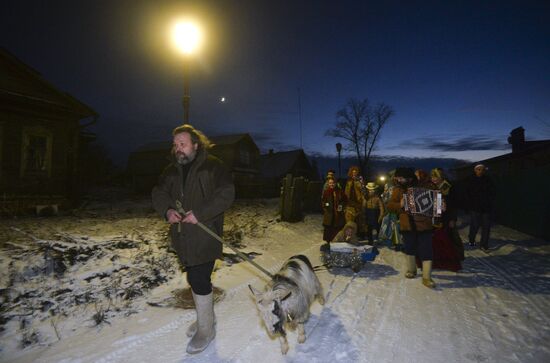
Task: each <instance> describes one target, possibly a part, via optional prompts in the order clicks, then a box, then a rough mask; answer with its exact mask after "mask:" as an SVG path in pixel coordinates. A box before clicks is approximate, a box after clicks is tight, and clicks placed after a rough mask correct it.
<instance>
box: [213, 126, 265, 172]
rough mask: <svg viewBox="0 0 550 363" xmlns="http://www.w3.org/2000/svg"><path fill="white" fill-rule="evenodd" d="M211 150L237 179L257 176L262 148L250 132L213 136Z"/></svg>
mask: <svg viewBox="0 0 550 363" xmlns="http://www.w3.org/2000/svg"><path fill="white" fill-rule="evenodd" d="M210 141H212V143H213V144H214V146H213V147H212V149H211V150H210V152H211V153H212V155H215V156H217V157H218V158H220V159H221V160H223V162H224V163H225V165H227V167H228V168H229V169H230V170H231V172H232V173H233V176H234V177H235V179H239V178H251V177H257V176H258V174H259V169H258V162H259V159H260V149H258V146H257V145H256V143H255V142H254V140H253V139H252V137H251V136H250V135H249V134H236V135H222V136H213V137H211V138H210Z"/></svg>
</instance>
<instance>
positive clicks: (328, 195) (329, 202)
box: [322, 188, 346, 228]
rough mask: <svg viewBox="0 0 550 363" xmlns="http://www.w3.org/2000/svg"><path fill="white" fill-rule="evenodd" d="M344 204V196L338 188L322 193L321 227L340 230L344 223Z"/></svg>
mask: <svg viewBox="0 0 550 363" xmlns="http://www.w3.org/2000/svg"><path fill="white" fill-rule="evenodd" d="M345 202H346V195H345V194H344V193H343V191H342V190H341V189H339V188H334V189H331V188H328V189H326V190H325V191H324V192H323V198H322V208H323V226H327V227H338V228H340V227H342V226H343V225H344V223H346V220H345V217H344V208H345Z"/></svg>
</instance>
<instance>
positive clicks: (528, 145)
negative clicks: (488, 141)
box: [454, 127, 550, 240]
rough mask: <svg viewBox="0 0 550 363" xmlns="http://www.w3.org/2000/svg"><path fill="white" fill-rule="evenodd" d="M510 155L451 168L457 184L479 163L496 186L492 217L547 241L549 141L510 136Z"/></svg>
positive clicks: (521, 133)
mask: <svg viewBox="0 0 550 363" xmlns="http://www.w3.org/2000/svg"><path fill="white" fill-rule="evenodd" d="M508 143H510V144H511V145H512V152H511V153H508V154H504V155H500V156H497V157H494V158H490V159H485V160H480V161H477V162H475V163H472V164H470V165H466V166H462V167H459V168H456V169H454V173H455V175H456V178H457V183H458V185H460V184H463V183H464V182H465V181H466V180H467V178H469V177H470V176H471V175H472V174H473V167H474V165H476V164H479V163H482V164H484V165H486V166H487V167H488V173H489V175H490V176H491V178H493V179H494V181H495V184H496V186H497V200H496V208H495V218H496V219H497V221H498V222H499V223H501V224H503V225H506V226H510V227H512V228H514V229H517V230H519V231H522V232H525V233H528V234H531V235H534V236H538V237H542V238H545V239H547V240H550V228H549V223H550V204H549V201H550V188H548V180H549V178H550V140H538V141H525V130H524V129H523V127H518V128H516V129H514V130H512V132H511V133H510V137H509V138H508Z"/></svg>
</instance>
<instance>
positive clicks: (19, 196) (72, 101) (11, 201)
mask: <svg viewBox="0 0 550 363" xmlns="http://www.w3.org/2000/svg"><path fill="white" fill-rule="evenodd" d="M97 117H98V114H97V113H96V112H95V111H94V110H93V109H92V108H91V107H89V106H88V105H86V104H84V103H83V102H81V101H79V100H78V99H76V98H75V97H73V96H72V95H70V94H68V93H66V92H63V91H61V90H59V89H58V88H57V87H55V86H54V85H52V84H51V83H49V82H48V81H47V80H45V79H44V78H43V77H42V75H41V74H40V73H39V72H38V71H36V70H35V69H33V68H31V67H30V66H29V65H27V64H25V63H24V62H22V61H21V60H20V59H18V58H17V57H16V56H14V55H13V54H11V53H10V52H8V51H7V50H6V49H3V48H0V191H1V195H0V214H5V215H17V214H19V213H22V212H24V211H28V210H29V209H32V208H34V207H36V206H37V205H56V206H58V205H69V204H71V201H74V200H75V199H76V198H77V197H78V195H79V191H80V190H79V185H80V182H81V180H80V172H81V168H82V167H83V166H82V165H80V154H81V150H82V147H83V145H84V143H85V142H86V141H87V140H90V139H91V138H93V137H94V135H93V134H90V133H86V132H85V128H86V127H87V126H89V125H91V124H93V123H94V122H96V120H97Z"/></svg>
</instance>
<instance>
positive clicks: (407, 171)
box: [394, 167, 416, 179]
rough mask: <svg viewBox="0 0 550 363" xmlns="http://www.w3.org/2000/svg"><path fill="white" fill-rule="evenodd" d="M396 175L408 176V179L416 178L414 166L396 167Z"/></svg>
mask: <svg viewBox="0 0 550 363" xmlns="http://www.w3.org/2000/svg"><path fill="white" fill-rule="evenodd" d="M394 177H396V178H399V177H401V178H408V179H415V178H416V175H414V169H413V168H404V167H399V168H397V169H395V174H394Z"/></svg>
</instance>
